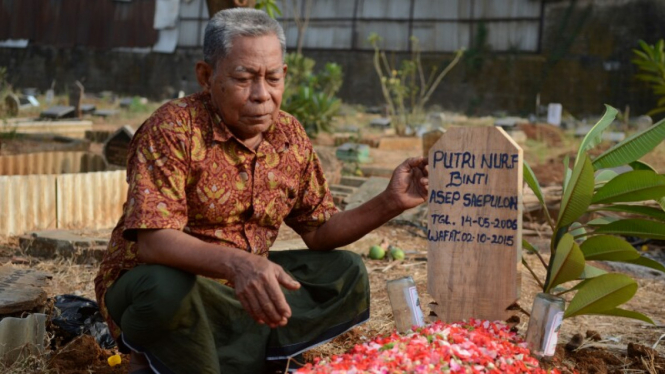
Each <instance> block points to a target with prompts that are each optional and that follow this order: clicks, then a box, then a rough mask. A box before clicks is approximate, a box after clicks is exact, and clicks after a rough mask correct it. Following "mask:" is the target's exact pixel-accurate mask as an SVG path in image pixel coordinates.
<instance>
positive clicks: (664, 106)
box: [632, 39, 665, 116]
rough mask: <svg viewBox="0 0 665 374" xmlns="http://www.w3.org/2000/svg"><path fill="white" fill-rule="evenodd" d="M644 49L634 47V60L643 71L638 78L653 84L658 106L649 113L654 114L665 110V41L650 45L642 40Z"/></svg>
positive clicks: (652, 87)
mask: <svg viewBox="0 0 665 374" xmlns="http://www.w3.org/2000/svg"><path fill="white" fill-rule="evenodd" d="M640 47H642V50H641V51H640V50H638V49H634V50H633V52H634V53H635V56H636V57H635V59H633V60H632V62H633V63H634V64H635V65H637V67H638V68H639V69H640V70H641V73H640V74H638V75H637V76H636V77H637V79H639V80H641V81H643V82H647V83H649V84H650V85H651V89H652V91H653V94H654V95H655V96H656V97H657V98H658V104H657V106H656V107H655V108H654V109H652V110H651V111H649V113H647V114H648V115H650V116H651V115H654V114H659V113H664V112H665V50H664V49H665V41H663V39H661V40H659V41H658V42H657V43H656V44H654V45H649V44H647V43H645V42H644V41H643V40H640Z"/></svg>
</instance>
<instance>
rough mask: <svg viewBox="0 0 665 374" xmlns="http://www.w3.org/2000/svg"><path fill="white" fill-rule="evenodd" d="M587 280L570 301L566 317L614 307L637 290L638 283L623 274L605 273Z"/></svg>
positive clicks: (593, 312) (603, 310) (599, 311)
mask: <svg viewBox="0 0 665 374" xmlns="http://www.w3.org/2000/svg"><path fill="white" fill-rule="evenodd" d="M585 282H586V283H585V284H584V285H583V286H582V287H580V288H579V290H578V291H577V293H576V294H575V297H573V299H572V300H571V301H570V305H568V308H566V311H565V313H564V315H563V317H564V318H568V317H573V316H578V315H582V314H597V313H601V312H605V311H608V310H611V309H614V308H616V307H617V306H619V305H621V304H623V303H625V302H626V301H628V300H630V299H631V298H632V297H633V295H635V292H636V291H637V283H636V282H635V281H634V280H633V279H632V278H630V277H629V276H627V275H623V274H603V275H599V276H597V277H595V278H591V279H589V280H587V281H585Z"/></svg>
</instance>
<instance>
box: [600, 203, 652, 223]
mask: <svg viewBox="0 0 665 374" xmlns="http://www.w3.org/2000/svg"><path fill="white" fill-rule="evenodd" d="M593 210H594V211H606V212H623V213H632V214H640V215H643V216H647V217H650V218H655V219H657V220H660V221H665V211H663V209H662V208H661V209H658V208H652V207H648V206H643V205H628V204H614V205H606V206H602V207H599V208H596V209H593Z"/></svg>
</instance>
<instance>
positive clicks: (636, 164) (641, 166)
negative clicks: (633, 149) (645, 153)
mask: <svg viewBox="0 0 665 374" xmlns="http://www.w3.org/2000/svg"><path fill="white" fill-rule="evenodd" d="M628 165H630V167H631V168H633V170H651V171H653V172H654V173H655V172H656V169H654V168H653V166H651V165H649V164H647V163H646V162H643V161H639V160H638V161H633V162H631V163H629V164H628Z"/></svg>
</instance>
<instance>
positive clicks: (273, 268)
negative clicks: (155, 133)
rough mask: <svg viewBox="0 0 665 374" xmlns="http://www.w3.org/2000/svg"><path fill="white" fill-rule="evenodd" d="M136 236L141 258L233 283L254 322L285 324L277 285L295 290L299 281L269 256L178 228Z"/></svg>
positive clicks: (286, 308)
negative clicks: (220, 243)
mask: <svg viewBox="0 0 665 374" xmlns="http://www.w3.org/2000/svg"><path fill="white" fill-rule="evenodd" d="M137 236H138V249H139V251H138V257H139V259H140V260H141V261H143V262H145V263H149V264H161V265H166V266H171V267H174V268H177V269H181V270H184V271H187V272H190V273H192V274H198V275H203V276H206V277H211V278H221V279H228V280H229V281H231V282H233V283H234V285H235V289H236V296H237V297H238V300H240V303H241V304H242V306H243V308H245V310H247V312H248V313H249V314H250V315H251V316H252V318H254V319H255V320H256V321H257V322H259V323H265V324H268V326H270V327H271V328H275V327H278V326H284V325H286V322H287V321H288V319H289V318H290V317H291V308H290V307H289V304H288V303H287V302H286V298H285V297H284V292H283V291H282V289H281V288H280V285H281V286H284V287H285V288H287V289H290V290H297V289H298V288H300V283H298V282H296V281H295V280H293V278H291V276H290V275H288V274H287V273H286V272H285V271H284V269H282V267H281V266H279V265H277V264H275V263H273V262H271V261H269V260H268V259H266V258H264V257H261V256H257V255H255V254H252V253H248V252H245V251H242V250H238V249H235V248H230V247H222V246H219V245H217V244H211V243H206V242H203V241H201V240H199V239H197V238H195V237H193V236H190V235H188V234H186V233H184V232H182V231H179V230H173V229H161V230H139V231H138V232H137Z"/></svg>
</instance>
